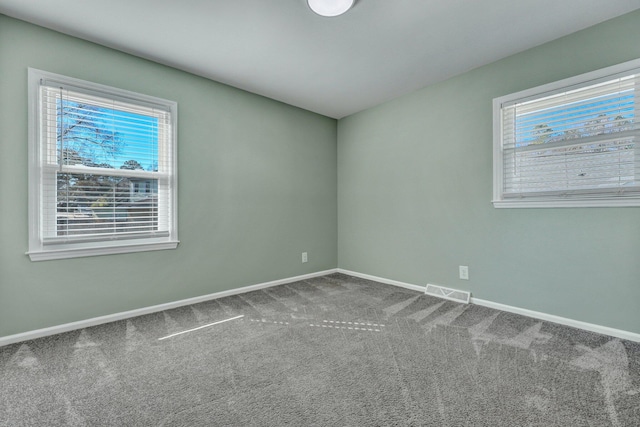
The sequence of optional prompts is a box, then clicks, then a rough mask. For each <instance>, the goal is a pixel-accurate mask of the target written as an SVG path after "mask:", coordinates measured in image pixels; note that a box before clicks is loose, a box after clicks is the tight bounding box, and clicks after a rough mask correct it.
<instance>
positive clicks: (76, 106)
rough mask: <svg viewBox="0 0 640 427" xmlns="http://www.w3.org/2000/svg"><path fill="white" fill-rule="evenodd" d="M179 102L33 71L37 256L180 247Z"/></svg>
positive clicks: (32, 236)
mask: <svg viewBox="0 0 640 427" xmlns="http://www.w3.org/2000/svg"><path fill="white" fill-rule="evenodd" d="M176 114H177V104H176V103H175V102H172V101H167V100H164V99H159V98H154V97H150V96H146V95H141V94H137V93H133V92H128V91H124V90H120V89H116V88H111V87H107V86H103V85H98V84H94V83H89V82H85V81H81V80H77V79H72V78H69V77H65V76H60V75H56V74H52V73H47V72H44V71H39V70H35V69H29V140H30V142H29V223H30V225H29V227H30V228H29V252H28V254H29V256H30V258H31V260H32V261H40V260H48V259H58V258H72V257H79V256H91V255H104V254H112V253H123V252H138V251H147V250H160V249H174V248H176V247H177V245H178V234H177V217H176V213H177V177H176Z"/></svg>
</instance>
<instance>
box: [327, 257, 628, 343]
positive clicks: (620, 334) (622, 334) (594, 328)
mask: <svg viewBox="0 0 640 427" xmlns="http://www.w3.org/2000/svg"><path fill="white" fill-rule="evenodd" d="M338 273H342V274H346V275H349V276H354V277H361V278H363V279H368V280H373V281H375V282H380V283H385V284H388V285H394V286H400V287H402V288H406V289H412V290H414V291H418V292H424V290H425V286H420V285H413V284H411V283H405V282H399V281H397V280H391V279H386V278H384V277H377V276H371V275H369V274H363V273H358V272H356V271H350V270H345V269H342V268H338ZM470 302H471V304H476V305H481V306H484V307H489V308H494V309H496V310H502V311H506V312H509V313H515V314H520V315H523V316H527V317H533V318H534V319H539V320H544V321H547V322H553V323H559V324H561V325H566V326H571V327H573V328H578V329H583V330H585V331H590V332H596V333H598V334H603V335H608V336H612V337H616V338H621V339H624V340H628V341H635V342H640V334H638V333H634V332H629V331H624V330H621V329H615V328H610V327H608V326H602V325H596V324H594V323H587V322H583V321H580V320H574V319H568V318H566V317H560V316H556V315H553V314H548V313H542V312H539V311H534V310H528V309H526V308H520V307H514V306H511V305H506V304H500V303H497V302H493V301H487V300H483V299H479V298H474V297H471V300H470Z"/></svg>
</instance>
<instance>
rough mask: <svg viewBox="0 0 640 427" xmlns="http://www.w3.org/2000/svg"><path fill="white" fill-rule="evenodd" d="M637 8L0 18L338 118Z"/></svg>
mask: <svg viewBox="0 0 640 427" xmlns="http://www.w3.org/2000/svg"><path fill="white" fill-rule="evenodd" d="M638 8H640V0H358V1H357V2H356V4H355V6H354V8H353V9H351V10H350V11H349V12H347V13H346V14H345V15H342V16H339V17H335V18H323V17H320V16H318V15H316V14H315V13H313V12H312V11H311V10H310V9H309V8H308V6H307V4H306V0H183V1H177V0H0V13H3V14H5V15H8V16H12V17H15V18H19V19H23V20H25V21H29V22H33V23H35V24H38V25H41V26H44V27H47V28H52V29H54V30H57V31H60V32H63V33H67V34H70V35H73V36H77V37H80V38H83V39H86V40H90V41H93V42H96V43H99V44H102V45H105V46H109V47H112V48H115V49H118V50H121V51H124V52H128V53H132V54H134V55H138V56H141V57H143V58H147V59H151V60H154V61H157V62H160V63H163V64H167V65H170V66H173V67H176V68H179V69H182V70H186V71H189V72H191V73H194V74H197V75H200V76H203V77H207V78H210V79H213V80H216V81H219V82H223V83H226V84H229V85H231V86H235V87H238V88H241V89H245V90H247V91H250V92H254V93H258V94H261V95H264V96H267V97H269V98H273V99H277V100H280V101H282V102H286V103H288V104H292V105H295V106H298V107H301V108H305V109H307V110H311V111H314V112H317V113H320V114H324V115H326V116H329V117H334V118H341V117H344V116H347V115H349V114H352V113H355V112H358V111H360V110H363V109H366V108H368V107H372V106H374V105H377V104H379V103H381V102H384V101H386V100H389V99H392V98H395V97H397V96H399V95H402V94H405V93H408V92H411V91H414V90H416V89H419V88H421V87H424V86H426V85H429V84H432V83H435V82H438V81H442V80H444V79H446V78H448V77H451V76H454V75H457V74H460V73H463V72H465V71H467V70H470V69H472V68H476V67H479V66H481V65H484V64H488V63H490V62H493V61H495V60H497V59H500V58H504V57H506V56H509V55H511V54H514V53H516V52H520V51H523V50H525V49H528V48H531V47H534V46H537V45H540V44H542V43H544V42H547V41H550V40H553V39H556V38H558V37H561V36H563V35H566V34H570V33H573V32H575V31H578V30H580V29H582V28H586V27H589V26H591V25H594V24H596V23H598V22H601V21H605V20H607V19H610V18H613V17H615V16H618V15H621V14H624V13H627V12H630V11H632V10H635V9H638Z"/></svg>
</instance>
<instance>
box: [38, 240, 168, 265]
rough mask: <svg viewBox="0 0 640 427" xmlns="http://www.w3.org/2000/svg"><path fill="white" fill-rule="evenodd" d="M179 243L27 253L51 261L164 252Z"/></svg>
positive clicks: (122, 245) (124, 245)
mask: <svg viewBox="0 0 640 427" xmlns="http://www.w3.org/2000/svg"><path fill="white" fill-rule="evenodd" d="M178 243H179V242H178V241H166V242H156V243H134V244H121V245H117V246H106V247H104V246H103V247H93V248H72V249H71V248H68V249H45V250H39V251H30V252H27V255H29V258H30V259H31V261H49V260H54V259H66V258H80V257H89V256H99V255H113V254H124V253H131V252H147V251H162V250H166V249H176V248H177V247H178Z"/></svg>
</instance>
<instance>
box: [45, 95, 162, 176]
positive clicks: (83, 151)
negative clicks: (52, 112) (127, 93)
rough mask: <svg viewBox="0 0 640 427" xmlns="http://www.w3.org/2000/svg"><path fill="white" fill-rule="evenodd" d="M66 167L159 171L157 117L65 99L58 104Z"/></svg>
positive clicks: (59, 142)
mask: <svg viewBox="0 0 640 427" xmlns="http://www.w3.org/2000/svg"><path fill="white" fill-rule="evenodd" d="M56 123H57V124H58V126H57V135H56V141H57V142H56V143H57V147H56V151H57V153H59V155H60V156H61V160H62V164H63V165H84V166H91V167H100V168H107V169H129V170H146V171H158V118H157V117H153V116H148V115H143V114H139V113H133V112H128V111H122V110H118V109H114V108H106V107H103V106H99V105H93V104H91V103H87V102H79V101H74V100H69V99H66V97H65V96H64V95H63V97H62V99H60V98H58V99H57V101H56Z"/></svg>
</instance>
